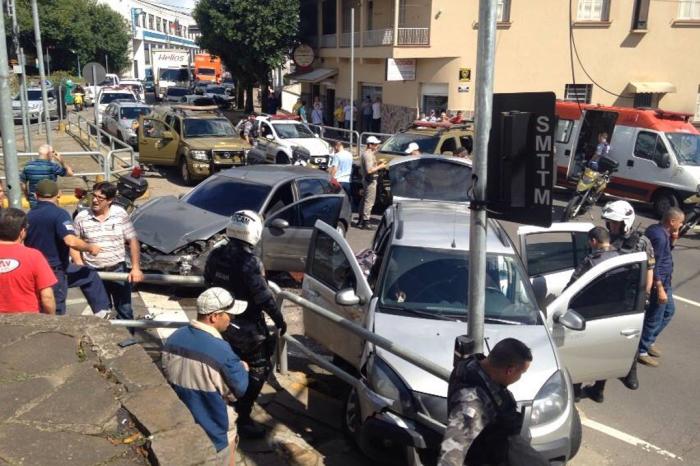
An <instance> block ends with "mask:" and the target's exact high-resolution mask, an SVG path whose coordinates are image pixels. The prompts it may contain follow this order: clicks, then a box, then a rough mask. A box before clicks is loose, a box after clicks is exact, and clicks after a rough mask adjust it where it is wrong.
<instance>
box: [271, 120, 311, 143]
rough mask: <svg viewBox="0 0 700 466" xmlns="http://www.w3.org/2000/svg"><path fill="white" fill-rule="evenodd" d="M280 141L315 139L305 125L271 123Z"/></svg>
mask: <svg viewBox="0 0 700 466" xmlns="http://www.w3.org/2000/svg"><path fill="white" fill-rule="evenodd" d="M272 126H274V127H275V131H277V136H279V137H280V139H303V138H313V137H316V136H315V135H314V133H312V132H311V130H310V129H309V128H307V127H306V126H305V125H302V124H297V123H276V124H275V123H273V124H272Z"/></svg>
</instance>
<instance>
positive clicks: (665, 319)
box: [639, 283, 676, 354]
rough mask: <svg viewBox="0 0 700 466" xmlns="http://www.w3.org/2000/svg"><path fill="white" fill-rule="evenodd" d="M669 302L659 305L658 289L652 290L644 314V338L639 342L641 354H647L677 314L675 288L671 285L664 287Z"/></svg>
mask: <svg viewBox="0 0 700 466" xmlns="http://www.w3.org/2000/svg"><path fill="white" fill-rule="evenodd" d="M664 289H665V290H666V295H667V296H668V301H666V303H664V304H660V303H659V295H658V293H657V291H656V288H652V290H651V296H650V297H649V307H648V308H647V311H646V313H645V314H644V327H643V328H642V338H641V340H640V341H639V353H640V354H647V353H648V352H649V348H650V347H651V345H653V344H654V342H655V341H656V338H657V337H658V336H659V335H660V334H661V332H662V331H663V329H665V328H666V326H667V325H668V323H669V322H671V318H672V317H673V314H674V313H675V312H676V304H675V303H674V302H673V288H672V287H671V284H670V283H669V284H668V285H664Z"/></svg>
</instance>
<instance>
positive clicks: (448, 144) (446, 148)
mask: <svg viewBox="0 0 700 466" xmlns="http://www.w3.org/2000/svg"><path fill="white" fill-rule="evenodd" d="M456 150H457V143H456V142H455V138H447V139H445V141H443V143H442V146H441V147H440V152H439V153H440V154H444V153H445V152H452V153H453V154H454V153H455V151H456Z"/></svg>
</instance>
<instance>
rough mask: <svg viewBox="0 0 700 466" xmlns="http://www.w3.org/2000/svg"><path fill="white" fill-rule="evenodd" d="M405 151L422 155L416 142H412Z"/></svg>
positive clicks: (409, 153)
mask: <svg viewBox="0 0 700 466" xmlns="http://www.w3.org/2000/svg"><path fill="white" fill-rule="evenodd" d="M404 152H405V153H406V154H408V155H421V151H420V146H419V145H418V144H416V143H415V142H412V143H410V144H409V145H408V147H406V150H405V151H404Z"/></svg>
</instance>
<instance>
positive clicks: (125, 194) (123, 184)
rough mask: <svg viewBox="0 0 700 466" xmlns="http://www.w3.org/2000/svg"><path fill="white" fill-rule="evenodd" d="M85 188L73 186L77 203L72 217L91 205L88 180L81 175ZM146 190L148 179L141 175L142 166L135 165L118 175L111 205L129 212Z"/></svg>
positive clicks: (90, 190) (90, 191)
mask: <svg viewBox="0 0 700 466" xmlns="http://www.w3.org/2000/svg"><path fill="white" fill-rule="evenodd" d="M82 179H83V181H84V182H85V186H86V187H85V188H75V191H74V194H75V197H76V198H77V199H78V205H77V206H76V207H75V211H74V212H73V218H75V216H76V215H78V214H79V213H80V212H82V211H84V210H89V209H90V208H91V206H92V189H91V188H89V186H90V184H89V180H88V178H87V177H86V176H83V177H82ZM147 190H148V180H146V178H144V177H143V168H141V166H138V165H137V166H135V167H134V168H133V169H132V170H131V172H130V173H129V174H128V175H118V180H117V195H116V196H115V197H114V201H113V202H112V205H118V206H120V207H122V208H123V209H124V210H126V212H127V213H129V214H130V213H131V212H132V211H133V210H134V208H135V207H136V206H135V204H134V202H135V201H136V199H138V198H140V197H142V196H143V195H144V194H145V193H146V191H147Z"/></svg>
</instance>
